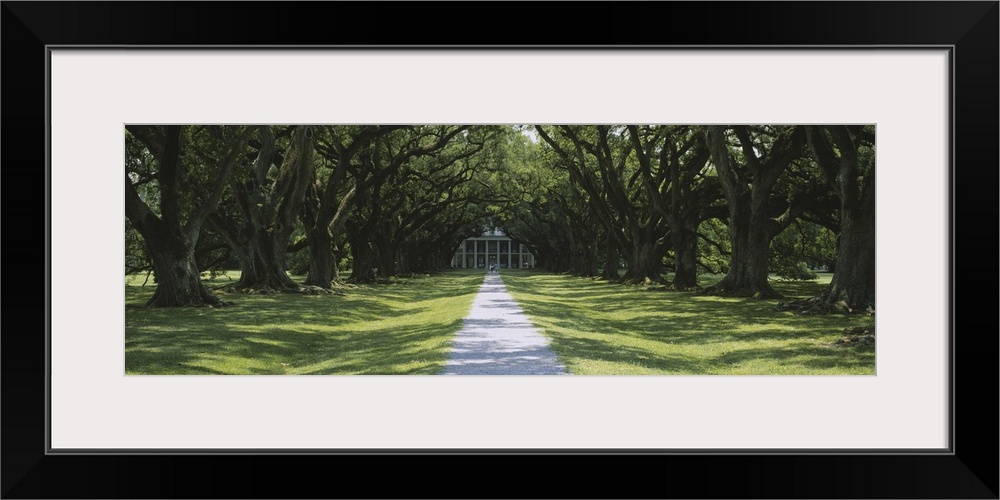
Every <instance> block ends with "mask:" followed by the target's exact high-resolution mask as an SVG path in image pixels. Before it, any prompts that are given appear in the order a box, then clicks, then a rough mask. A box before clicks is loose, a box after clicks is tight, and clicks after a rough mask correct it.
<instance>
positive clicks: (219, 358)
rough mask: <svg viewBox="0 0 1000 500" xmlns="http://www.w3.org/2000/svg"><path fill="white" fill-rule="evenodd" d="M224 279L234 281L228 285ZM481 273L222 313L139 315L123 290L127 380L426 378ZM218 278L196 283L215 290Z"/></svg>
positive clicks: (133, 294) (149, 289)
mask: <svg viewBox="0 0 1000 500" xmlns="http://www.w3.org/2000/svg"><path fill="white" fill-rule="evenodd" d="M234 279H238V276H237V277H236V278H234ZM482 279H483V272H481V271H476V270H468V271H453V272H448V273H444V274H442V275H439V276H433V277H416V278H407V279H405V280H402V281H400V282H398V283H395V284H392V285H377V286H365V287H358V288H352V289H349V290H347V291H346V293H345V294H344V295H299V294H275V295H242V294H239V293H226V292H222V291H217V293H219V294H220V296H222V297H224V300H227V301H232V302H234V303H235V304H236V305H234V306H232V307H226V308H215V309H208V308H177V309H173V308H166V309H145V308H143V307H142V305H143V304H144V303H145V302H146V300H148V299H149V297H150V296H151V295H152V293H153V291H154V290H155V285H151V284H150V285H147V286H145V287H141V286H138V285H139V284H141V283H142V281H139V282H138V283H136V284H135V286H128V285H127V286H126V287H125V299H126V308H125V371H126V373H127V374H243V375H255V374H268V375H271V374H434V373H437V372H439V371H441V370H442V369H443V368H444V363H445V361H446V360H447V357H448V352H449V348H450V343H451V341H452V339H453V338H454V335H455V333H456V332H458V330H459V329H460V328H461V326H462V319H463V318H465V316H467V315H468V313H469V309H470V307H471V305H472V299H473V298H474V297H475V295H476V292H477V291H478V289H479V285H480V284H481V283H482ZM219 280H224V281H226V282H228V278H227V277H216V278H215V279H214V280H206V282H207V283H209V284H210V285H212V284H213V283H214V284H215V285H214V286H219V285H221V284H223V283H221V282H219Z"/></svg>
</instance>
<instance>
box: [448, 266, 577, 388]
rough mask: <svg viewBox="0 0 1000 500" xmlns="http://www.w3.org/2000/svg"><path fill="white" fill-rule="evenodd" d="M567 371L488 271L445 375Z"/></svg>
mask: <svg viewBox="0 0 1000 500" xmlns="http://www.w3.org/2000/svg"><path fill="white" fill-rule="evenodd" d="M567 374H568V373H567V372H566V368H565V367H564V366H563V365H562V364H560V363H559V362H558V361H557V360H556V355H555V353H553V352H552V350H551V349H549V342H548V340H547V339H546V338H545V337H543V336H542V335H541V334H539V333H538V331H537V330H535V327H534V325H532V324H531V321H530V320H529V319H528V316H526V315H525V314H524V311H522V310H521V306H519V305H517V302H515V301H514V298H513V297H511V296H510V294H509V293H507V289H506V288H505V287H504V286H503V280H501V279H500V275H498V274H487V275H486V279H485V280H484V281H483V285H482V286H481V287H480V288H479V294H478V295H476V298H475V300H473V302H472V310H471V311H470V312H469V315H468V316H467V317H466V318H465V324H464V325H463V326H462V329H461V330H460V331H459V332H458V335H457V336H456V337H455V343H454V344H453V346H452V349H451V358H450V359H449V360H448V361H447V363H446V364H445V370H444V375H567Z"/></svg>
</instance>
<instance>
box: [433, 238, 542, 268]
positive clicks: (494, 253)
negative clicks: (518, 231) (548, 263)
mask: <svg viewBox="0 0 1000 500" xmlns="http://www.w3.org/2000/svg"><path fill="white" fill-rule="evenodd" d="M490 264H499V265H500V267H501V268H510V267H521V268H533V267H535V256H534V255H532V254H531V252H529V251H528V249H527V247H525V246H524V245H521V244H517V243H514V242H513V241H511V239H510V237H509V236H507V235H506V234H504V233H503V231H500V230H499V229H492V230H489V231H486V232H485V233H483V234H482V235H480V236H477V237H474V238H467V239H466V240H465V241H463V242H462V245H461V246H460V247H459V248H458V250H456V251H455V256H454V257H452V259H451V267H469V268H486V267H488V266H489V265H490Z"/></svg>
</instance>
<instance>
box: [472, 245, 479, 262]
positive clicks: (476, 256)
mask: <svg viewBox="0 0 1000 500" xmlns="http://www.w3.org/2000/svg"><path fill="white" fill-rule="evenodd" d="M472 267H473V268H474V269H478V268H479V240H478V239H473V240H472Z"/></svg>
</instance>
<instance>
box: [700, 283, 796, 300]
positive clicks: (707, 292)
mask: <svg viewBox="0 0 1000 500" xmlns="http://www.w3.org/2000/svg"><path fill="white" fill-rule="evenodd" d="M697 294H698V295H703V296H713V297H742V298H751V299H783V298H785V297H784V296H783V295H781V294H780V293H778V292H776V291H774V290H773V289H766V290H757V289H753V288H737V289H730V288H727V287H720V286H718V285H713V286H710V287H706V288H702V289H701V290H700V291H699V292H697Z"/></svg>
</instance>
